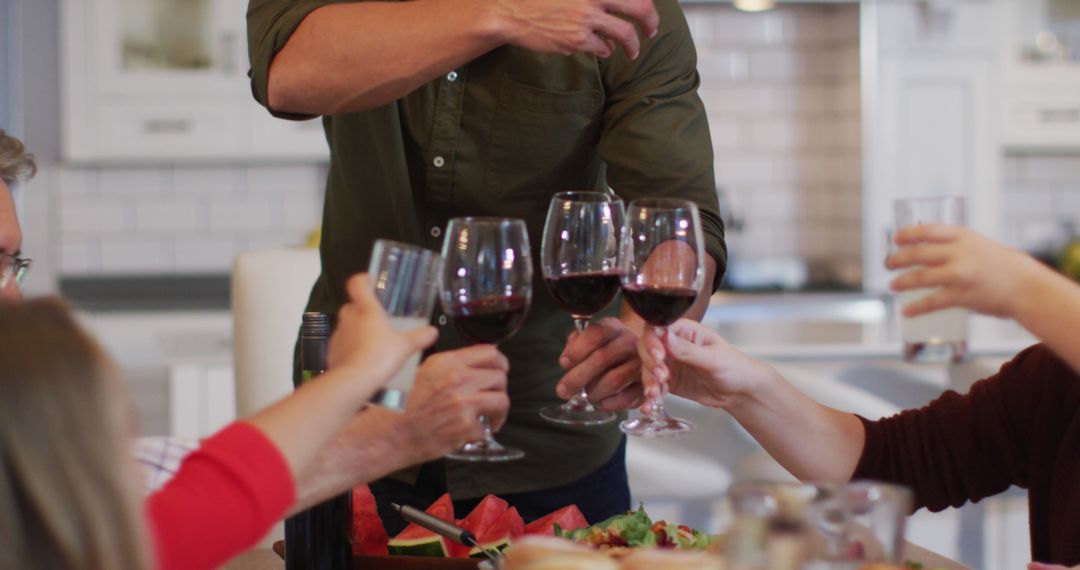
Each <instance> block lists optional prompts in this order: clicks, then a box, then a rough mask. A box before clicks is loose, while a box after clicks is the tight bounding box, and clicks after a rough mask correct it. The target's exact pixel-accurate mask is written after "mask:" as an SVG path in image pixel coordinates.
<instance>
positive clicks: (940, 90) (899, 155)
mask: <svg viewBox="0 0 1080 570" xmlns="http://www.w3.org/2000/svg"><path fill="white" fill-rule="evenodd" d="M1002 9H1003V5H1002V3H1001V2H998V1H992V0H983V1H978V0H967V1H960V0H956V1H949V2H943V1H938V2H929V1H920V0H869V1H867V2H864V4H863V30H864V46H863V90H864V105H863V109H864V116H863V124H864V127H863V128H864V136H863V139H864V149H865V150H864V161H865V162H864V200H863V232H864V234H863V244H864V245H863V248H864V251H863V271H864V286H865V288H866V289H867V290H868V291H873V292H883V291H886V290H887V284H888V282H889V279H890V277H891V276H890V274H889V272H888V271H887V270H886V269H885V267H884V264H883V260H884V258H885V255H886V254H887V251H888V237H887V236H888V231H889V229H890V228H891V226H892V222H893V202H894V201H895V200H896V199H899V198H910V197H923V196H949V195H954V196H964V197H966V198H967V199H968V222H969V225H971V226H973V227H975V228H976V229H978V230H979V231H981V232H984V233H986V234H989V235H995V234H996V230H997V219H998V215H997V212H998V202H999V198H998V194H999V192H998V186H999V180H998V178H999V173H1000V167H999V162H1000V156H999V155H1000V146H999V139H1000V134H999V129H998V128H997V125H998V121H997V116H998V115H997V113H998V105H999V101H998V89H997V85H998V74H999V63H1000V56H999V45H998V42H997V40H996V39H995V36H996V30H997V29H998V27H999V26H1000V24H1001V18H1002Z"/></svg>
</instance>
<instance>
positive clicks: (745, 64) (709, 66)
mask: <svg viewBox="0 0 1080 570" xmlns="http://www.w3.org/2000/svg"><path fill="white" fill-rule="evenodd" d="M698 75H700V76H701V81H702V82H704V83H709V84H714V83H739V82H743V81H746V80H747V79H748V78H749V77H750V58H749V56H748V55H747V53H746V52H745V51H742V50H738V49H718V50H707V51H701V52H698Z"/></svg>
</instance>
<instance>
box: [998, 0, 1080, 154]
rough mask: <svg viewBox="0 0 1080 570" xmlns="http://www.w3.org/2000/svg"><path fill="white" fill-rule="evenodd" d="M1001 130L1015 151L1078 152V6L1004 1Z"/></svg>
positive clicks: (1072, 0)
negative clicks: (1004, 44) (1005, 24)
mask: <svg viewBox="0 0 1080 570" xmlns="http://www.w3.org/2000/svg"><path fill="white" fill-rule="evenodd" d="M1006 4H1007V10H1008V20H1007V21H1008V26H1007V27H1006V29H1005V32H1006V34H1007V35H1006V36H1005V37H1006V39H1007V40H1008V41H1007V48H1006V50H1005V53H1004V54H1003V56H1004V58H1003V61H1004V65H1003V68H1004V76H1003V79H1004V81H1003V85H1004V101H1003V104H1002V114H1001V117H1002V128H1003V137H1004V143H1005V146H1006V147H1007V148H1009V149H1016V150H1078V149H1080V3H1078V2H1076V0H1006Z"/></svg>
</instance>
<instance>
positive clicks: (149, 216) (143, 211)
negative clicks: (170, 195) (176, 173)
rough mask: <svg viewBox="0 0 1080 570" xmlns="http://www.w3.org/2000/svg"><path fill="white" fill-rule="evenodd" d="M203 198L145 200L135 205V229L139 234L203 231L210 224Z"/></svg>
mask: <svg viewBox="0 0 1080 570" xmlns="http://www.w3.org/2000/svg"><path fill="white" fill-rule="evenodd" d="M207 209H208V206H207V204H206V203H205V201H204V200H190V199H189V200H187V201H179V200H167V201H161V200H146V201H140V203H139V204H138V205H137V206H136V207H135V229H136V231H137V232H139V234H141V235H152V234H162V233H171V232H176V233H188V232H193V233H195V232H199V233H201V232H204V231H205V230H206V229H207V228H208V227H209V225H210V223H209V214H208V212H207Z"/></svg>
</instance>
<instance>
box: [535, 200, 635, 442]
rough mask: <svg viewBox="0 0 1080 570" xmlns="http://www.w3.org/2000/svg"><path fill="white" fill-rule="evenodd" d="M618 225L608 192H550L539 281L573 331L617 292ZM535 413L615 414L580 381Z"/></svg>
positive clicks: (582, 421)
mask: <svg viewBox="0 0 1080 570" xmlns="http://www.w3.org/2000/svg"><path fill="white" fill-rule="evenodd" d="M622 228H623V204H622V201H620V200H618V199H617V198H614V197H613V196H612V195H611V194H606V193H604V192H559V193H558V194H555V196H553V197H552V198H551V203H550V205H549V206H548V214H547V221H546V222H545V223H544V239H543V242H542V243H541V245H540V259H541V263H540V265H541V268H542V269H543V271H544V284H546V285H547V288H548V291H550V292H551V296H552V297H554V298H555V301H556V302H557V303H559V305H560V306H561V307H562V308H563V309H564V310H566V311H567V312H569V313H570V314H571V315H572V316H573V318H574V326H575V327H577V330H578V332H584V331H585V328H586V327H587V326H589V319H590V318H591V317H592V316H593V315H595V314H596V313H598V312H600V310H601V309H603V308H604V307H606V306H607V305H608V304H609V303H611V300H612V299H614V298H615V294H616V293H618V292H619V286H620V285H621V282H620V279H619V266H618V262H619V237H620V236H621V232H622ZM540 416H541V417H543V418H544V419H546V420H548V421H552V422H555V423H560V424H568V425H599V424H606V423H608V422H610V421H614V420H615V418H616V417H617V416H616V415H615V414H614V413H612V412H608V411H604V410H601V409H598V408H597V407H596V406H593V405H592V403H590V402H589V395H588V394H587V393H586V391H585V388H584V387H582V388H581V391H580V392H578V393H577V394H574V395H573V396H571V397H570V399H569V400H567V401H566V402H565V403H563V404H562V405H554V406H548V407H546V408H544V409H542V410H540Z"/></svg>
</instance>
